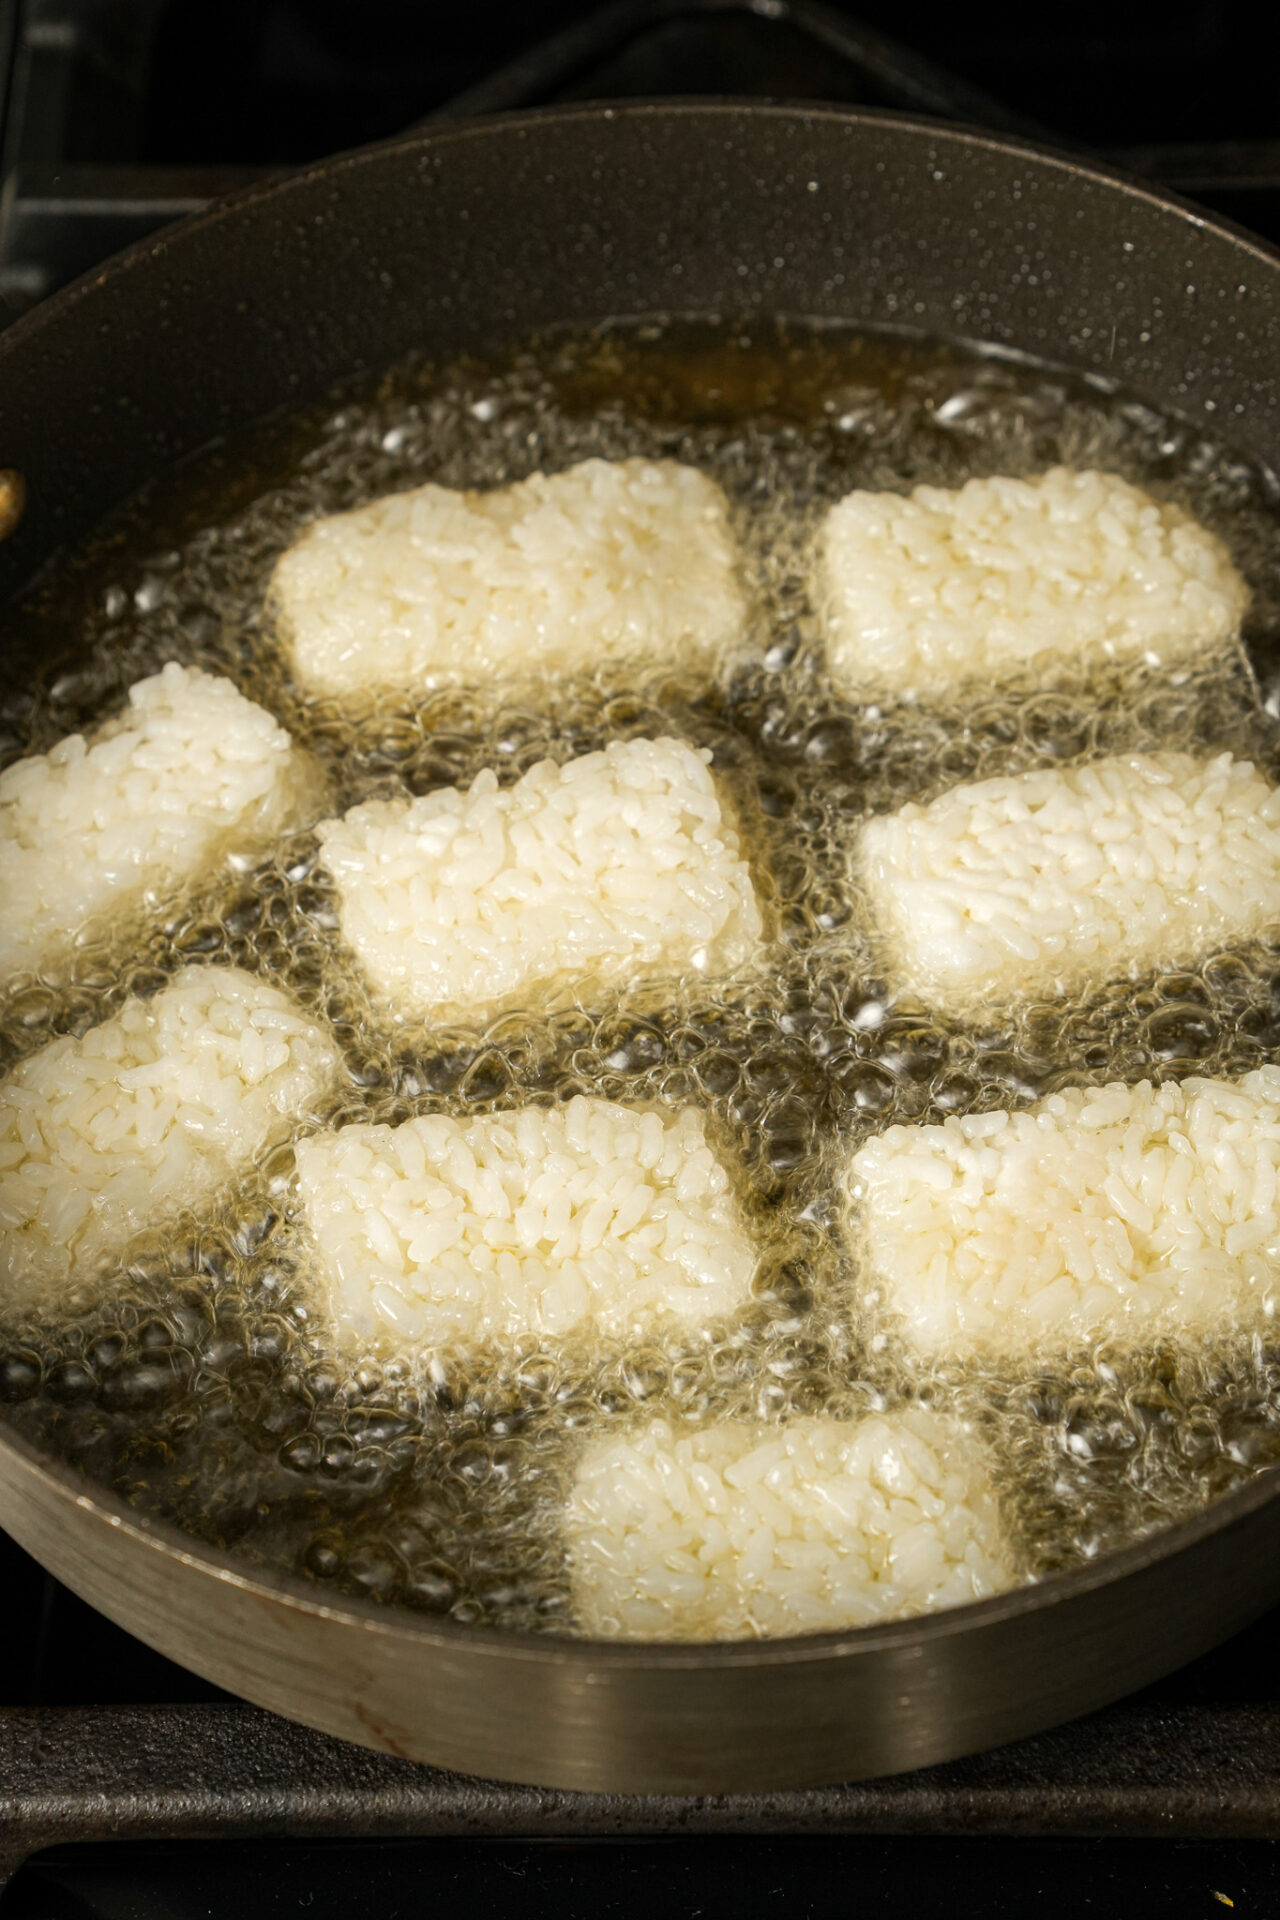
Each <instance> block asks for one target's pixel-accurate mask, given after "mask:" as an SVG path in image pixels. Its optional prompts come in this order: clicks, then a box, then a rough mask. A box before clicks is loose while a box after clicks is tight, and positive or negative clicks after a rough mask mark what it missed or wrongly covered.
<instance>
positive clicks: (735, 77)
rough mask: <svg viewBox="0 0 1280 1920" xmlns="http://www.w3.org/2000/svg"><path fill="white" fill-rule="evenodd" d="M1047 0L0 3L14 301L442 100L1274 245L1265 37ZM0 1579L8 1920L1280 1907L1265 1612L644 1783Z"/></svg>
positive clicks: (1227, 23) (1182, 14)
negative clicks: (1089, 1670)
mask: <svg viewBox="0 0 1280 1920" xmlns="http://www.w3.org/2000/svg"><path fill="white" fill-rule="evenodd" d="M1143 12H1145V10H1143ZM1039 14H1040V16H1041V17H1037V15H1036V12H1035V10H1029V9H1027V8H1026V6H1025V0H1023V4H1020V5H1019V6H1017V7H1014V6H998V5H992V6H987V7H983V8H980V9H976V10H974V9H968V10H965V9H952V10H949V13H948V15H947V17H946V18H942V17H940V18H939V20H938V21H937V22H936V23H935V22H933V21H932V20H927V21H925V22H919V23H917V22H915V21H914V20H912V19H911V17H910V15H909V14H907V13H906V12H905V10H904V9H902V8H901V7H900V6H899V7H895V6H891V5H888V4H879V3H877V0H867V4H863V5H859V6H857V8H856V11H855V9H854V8H853V7H852V6H847V7H845V6H841V7H828V6H822V5H818V4H810V3H809V0H792V3H791V4H788V0H754V4H744V0H614V3H613V4H611V5H607V6H606V7H605V8H604V9H603V11H599V10H595V9H590V8H587V7H584V6H583V5H582V4H580V3H578V4H575V0H471V4H469V5H468V6H467V7H466V8H444V9H440V8H432V7H422V6H420V5H410V4H407V0H404V3H397V0H360V3H359V4H358V5H355V6H351V5H348V4H344V0H220V4H219V5H217V6H209V5H208V4H207V3H206V0H0V85H2V86H3V89H4V91H3V94H2V95H0V99H2V100H3V112H4V118H3V124H2V126H0V171H2V175H3V189H2V193H0V324H4V323H5V322H6V321H7V320H9V319H12V318H13V317H15V316H16V315H17V314H18V313H19V312H21V311H23V310H25V308H26V307H27V306H29V305H30V304H31V303H32V302H33V301H34V300H37V299H39V298H42V297H44V296H45V295H46V294H48V293H50V292H52V291H54V290H55V289H56V288H57V287H58V286H60V285H62V284H64V283H65V281H66V280H68V279H69V278H71V277H73V276H74V275H75V274H76V273H79V272H82V271H85V270H87V269H89V268H90V267H92V266H94V265H95V264H97V262H99V261H100V260H102V259H103V258H105V257H107V256H108V255H109V254H110V253H112V252H114V251H116V250H117V249H118V248H119V247H120V246H122V245H125V244H127V243H128V242H129V241H132V240H134V239H139V238H142V237H144V236H145V235H146V233H148V232H150V231H152V230H153V229H154V228H155V227H156V226H158V225H160V224H162V223H163V222H164V221H166V220H168V219H171V218H175V217H178V216H180V215H182V214H184V213H188V212H191V211H194V210H196V209H198V208H199V207H200V206H203V205H204V204H206V203H207V202H208V200H209V199H211V198H212V197H214V196H215V195H217V194H219V193H221V192H225V191H227V190H228V189H229V188H232V187H234V186H236V185H238V184H240V183H241V182H244V181H247V180H250V179H252V178H255V177H258V176H259V175H261V174H263V173H266V172H275V171H279V170H281V169H285V168H288V167H290V166H296V165H299V164H301V163H303V162H305V161H307V160H310V159H313V158H316V157H318V156H321V155H323V154H325V153H328V152H332V151H336V150H338V149H341V148H343V147H348V146H351V145H355V144H357V143H359V142H362V141H365V140H371V139H379V138H384V137H389V136H391V135H393V134H395V133H397V132H399V131H401V130H403V129H404V128H406V127H408V126H411V125H416V124H419V123H425V122H426V121H428V120H430V119H432V118H434V117H439V116H444V115H451V114H452V115H458V114H464V113H481V112H491V111H495V110H500V109H505V108H511V107H518V106H526V105H539V104H546V103H549V102H553V101H561V100H581V99H595V98H606V97H607V98H626V97H639V96H647V95H660V94H667V95H670V94H680V95H689V94H697V93H709V92H714V93H722V94H736V95H761V96H769V97H774V98H783V99H825V100H837V101H843V102H848V103H857V104H864V105H872V106H892V107H899V108H906V109H909V110H911V111H914V112H923V113H934V114H940V115H944V116H947V117H951V118H958V119H963V120H967V121H970V122H975V123H979V124H983V125H987V126H990V127H993V128H997V129H1000V130H1002V131H1005V132H1010V133H1018V134H1023V135H1025V136H1027V137H1030V138H1038V139H1041V140H1045V141H1048V142H1049V143H1050V144H1052V145H1055V146H1058V147H1065V148H1071V149H1074V150H1077V151H1079V152H1081V153H1091V154H1095V155H1101V156H1102V157H1104V158H1106V159H1108V160H1110V161H1112V162H1114V163H1116V164H1119V165H1122V166H1125V167H1128V168H1129V169H1131V170H1133V171H1138V172H1142V173H1144V174H1145V175H1146V176H1147V177H1149V178H1151V179H1153V180H1154V181H1156V182H1158V183H1160V184H1161V185H1164V186H1169V187H1172V188H1174V189H1175V190H1178V191H1181V192H1183V193H1184V194H1188V195H1191V196H1193V197H1195V198H1196V199H1197V200H1199V201H1200V202H1202V203H1203V204H1205V205H1208V206H1210V207H1212V208H1213V209H1215V210H1216V211H1218V212H1220V213H1225V214H1227V215H1228V216H1229V217H1231V218H1233V219H1235V220H1237V221H1239V222H1240V223H1242V224H1244V225H1247V226H1250V227H1252V228H1253V229H1254V230H1255V231H1258V232H1260V233H1262V234H1264V235H1266V236H1267V237H1269V238H1271V239H1273V240H1276V241H1280V96H1278V95H1277V92H1276V86H1275V73H1276V70H1277V67H1276V60H1275V50H1274V49H1273V48H1272V47H1271V46H1270V45H1269V44H1268V42H1267V40H1265V39H1264V34H1265V35H1267V36H1268V37H1269V38H1274V37H1275V34H1276V29H1275V27H1274V26H1271V25H1267V26H1265V27H1260V26H1259V25H1257V24H1255V22H1254V19H1253V14H1252V11H1246V10H1245V9H1244V8H1243V7H1235V6H1227V5H1212V4H1204V3H1203V0H1189V3H1188V4H1178V3H1177V0H1167V4H1166V5H1165V6H1164V7H1162V8H1161V9H1160V11H1159V14H1158V16H1155V17H1153V18H1152V19H1150V20H1147V19H1144V18H1143V17H1142V13H1140V12H1138V11H1137V10H1135V12H1134V14H1133V15H1130V14H1129V13H1126V12H1125V11H1124V10H1122V9H1118V8H1116V7H1115V6H1114V5H1109V6H1101V5H1092V4H1088V3H1087V0H1076V4H1075V5H1073V6H1072V7H1071V8H1070V9H1067V10H1064V9H1055V10H1050V9H1041V10H1039ZM899 35H902V36H903V39H902V40H900V39H899V38H898V36H899ZM904 41H906V42H909V44H904ZM0 1593H3V1595H4V1596H5V1601H6V1619H7V1624H8V1633H7V1637H6V1642H5V1644H6V1647H7V1651H8V1661H7V1664H6V1666H5V1669H4V1676H3V1679H2V1680H0V1875H2V1874H3V1872H5V1871H12V1870H13V1869H15V1868H17V1869H18V1870H17V1872H16V1873H15V1875H14V1878H13V1879H12V1881H11V1882H10V1884H9V1886H8V1888H7V1890H6V1891H5V1892H4V1893H3V1894H2V1895H0V1920H13V1916H17V1915H40V1916H42V1917H48V1916H61V1915H66V1916H71V1915H76V1916H82V1917H83V1916H90V1915H101V1916H104V1917H106V1916H121V1917H122V1920H123V1916H129V1917H130V1920H134V1917H135V1916H136V1920H142V1916H150V1915H165V1916H169V1915H173V1916H185V1915H187V1914H191V1915H194V1914H196V1913H199V1914H202V1915H204V1914H214V1915H223V1914H232V1913H235V1914H241V1913H249V1914H253V1915H257V1914H263V1915H272V1914H277V1913H279V1914H286V1913H294V1912H295V1911H301V1910H305V1911H306V1912H307V1914H308V1915H309V1916H310V1920H323V1917H324V1916H326V1915H329V1914H334V1915H337V1914H342V1915H344V1916H348V1915H351V1914H353V1913H354V1914H358V1913H361V1912H366V1911H367V1912H382V1911H385V1912H386V1913H388V1914H391V1913H393V1912H396V1911H405V1912H418V1911H420V1910H421V1908H422V1906H423V1905H424V1904H425V1902H426V1901H427V1900H428V1899H429V1900H430V1901H431V1902H432V1903H433V1904H435V1903H437V1902H445V1903H453V1902H462V1903H465V1904H466V1906H468V1907H469V1908H470V1909H471V1910H473V1911H475V1912H476V1913H478V1914H484V1913H489V1912H492V1913H498V1912H502V1913H504V1914H508V1913H512V1912H516V1913H519V1914H521V1915H526V1914H527V1915H530V1916H537V1915H541V1914H543V1913H546V1914H552V1913H554V1914H556V1915H557V1916H558V1920H574V1916H577V1915H578V1914H583V1915H586V1914H588V1913H589V1914H591V1915H592V1916H593V1920H594V1916H597V1915H600V1914H615V1913H616V1914H627V1913H631V1912H635V1913H640V1912H642V1911H644V1912H652V1911H654V1910H657V1911H658V1912H659V1913H661V1914H664V1915H665V1914H668V1913H672V1914H674V1913H679V1914H681V1915H684V1914H687V1915H689V1916H694V1915H705V1916H707V1920H716V1917H718V1916H721V1915H728V1914H731V1913H732V1914H733V1915H734V1916H735V1917H737V1916H743V1915H750V1914H752V1913H753V1912H756V1911H759V1910H762V1909H763V1908H764V1907H765V1905H766V1904H767V1905H768V1907H769V1909H770V1911H771V1913H776V1914H778V1915H780V1916H782V1917H783V1920H788V1917H789V1916H791V1915H793V1914H795V1915H799V1914H814V1915H825V1914H826V1913H828V1912H834V1911H836V1910H837V1904H838V1907H839V1910H841V1911H843V1910H844V1909H845V1908H846V1907H848V1906H850V1905H853V1906H854V1907H855V1909H856V1911H857V1913H858V1914H859V1915H860V1916H861V1915H881V1914H884V1915H886V1916H887V1915H894V1916H900V1915H911V1916H913V1917H915V1920H931V1917H932V1916H934V1915H939V1916H940V1915H943V1914H946V1915H947V1916H948V1920H964V1916H966V1915H970V1914H972V1915H978V1914H982V1915H984V1916H985V1915H1004V1914H1008V1915H1018V1916H1022V1915H1030V1914H1034V1915H1036V1916H1037V1920H1055V1916H1058V1915H1067V1914H1070V1915H1071V1916H1072V1920H1076V1916H1078V1915H1079V1914H1080V1913H1081V1912H1098V1913H1099V1914H1106V1915H1111V1914H1120V1913H1124V1914H1126V1915H1139V1916H1141V1915H1143V1914H1145V1913H1156V1912H1159V1913H1161V1914H1169V1915H1181V1914H1184V1913H1185V1914H1188V1915H1190V1914H1205V1915H1207V1914H1213V1913H1220V1912H1222V1911H1223V1910H1224V1909H1225V1910H1228V1911H1229V1910H1231V1908H1232V1906H1233V1904H1234V1909H1235V1911H1236V1912H1238V1913H1240V1914H1242V1915H1263V1914H1270V1913H1276V1912H1280V1855H1278V1854H1277V1852H1276V1850H1275V1848H1274V1844H1273V1843H1274V1840H1275V1839H1276V1838H1277V1837H1280V1611H1277V1612H1276V1613H1274V1614H1272V1615H1270V1616H1268V1618H1267V1619H1265V1620H1263V1621H1262V1622H1261V1623H1260V1624H1259V1625H1257V1626H1255V1627H1254V1628H1252V1629H1250V1630H1249V1631H1248V1632H1246V1633H1244V1634H1242V1635H1239V1636H1238V1637H1237V1638H1236V1639H1235V1640H1234V1641H1232V1642H1230V1643H1229V1644H1228V1645H1227V1646H1225V1647H1224V1648H1222V1649H1220V1650H1219V1651H1217V1652H1216V1653H1213V1654H1210V1655H1209V1656H1207V1657H1206V1658H1204V1659H1202V1660H1200V1661H1198V1662H1197V1663H1195V1664H1194V1665H1193V1666H1190V1667H1188V1668H1186V1669H1185V1670H1184V1671H1182V1672H1181V1673H1179V1674H1177V1675H1174V1676H1173V1677H1171V1678H1170V1679H1168V1680H1166V1681H1164V1682H1162V1683H1161V1684H1159V1685H1158V1686H1155V1687H1152V1688H1149V1689H1148V1690H1147V1691H1146V1692H1144V1693H1142V1694H1140V1695H1137V1696H1135V1697H1134V1698H1133V1699H1131V1700H1129V1701H1127V1702H1123V1703H1121V1704H1120V1705H1118V1706H1115V1707H1113V1708H1110V1709H1108V1710H1107V1711H1105V1712H1103V1713H1100V1714H1096V1715H1093V1716H1092V1717H1090V1718H1089V1719H1087V1720H1085V1721H1081V1722H1078V1723H1076V1724H1074V1725H1073V1726H1071V1727H1068V1728H1065V1729H1061V1730H1059V1731H1057V1732H1054V1733H1050V1734H1046V1735H1042V1736H1039V1737H1038V1738H1036V1739H1033V1740H1028V1741H1023V1742H1021V1743H1019V1744H1018V1745H1016V1746H1013V1747H1009V1748H1005V1749H1001V1750H999V1751H997V1752H995V1753H992V1754H987V1755H981V1756H976V1757H974V1758H972V1759H969V1760H966V1761H961V1762H957V1763H955V1764H953V1765H950V1766H946V1767H938V1768H931V1769H929V1770H927V1771H925V1772H923V1773H917V1774H913V1775H908V1776H904V1777H901V1778H898V1779H891V1780H885V1781H880V1782H872V1783H869V1784H864V1785H858V1786H850V1787H841V1788H828V1789H820V1790H811V1791H806V1792H795V1793H781V1794H774V1795H768V1796H741V1797H734V1798H716V1797H710V1798H699V1799H690V1800H669V1799H661V1798H648V1799H645V1798H639V1799H626V1798H618V1797H607V1796H600V1795H583V1794H577V1795H575V1794H568V1793H555V1792H540V1791H536V1790H532V1789H524V1788H512V1787H504V1786H500V1785H496V1784H493V1783H486V1782H481V1781H472V1780H466V1779H463V1778H461V1777H460V1776H456V1775H448V1774H443V1773H440V1772H437V1771H435V1770H433V1769H430V1768H426V1767H416V1766H413V1765H410V1764H409V1763H406V1762H402V1761H399V1760H395V1759H392V1758H389V1757H385V1756H380V1755H373V1754H369V1753H365V1752H364V1751H363V1750H361V1749H357V1748H354V1747H350V1746H346V1745H344V1744H343V1743H342V1742H340V1741H336V1740H332V1739H329V1738H327V1737H326V1736H323V1735H320V1734H316V1733H312V1732H310V1731H308V1730H306V1729H304V1728H300V1727H294V1726H292V1725H290V1724H288V1723H287V1722H285V1721H282V1720H279V1719H276V1718H274V1717H273V1716H271V1715H269V1714H266V1713H262V1712H259V1711H258V1710H256V1709H254V1708H250V1707H247V1706H245V1705H243V1704H242V1703H240V1702H238V1701H235V1700H233V1699H231V1698H230V1697H229V1696H227V1695H225V1694H222V1693H220V1692H218V1691H217V1689H215V1688H213V1687H211V1686H209V1685H207V1684H206V1683H204V1682H202V1681H200V1680H198V1679H196V1678H194V1677H193V1676H192V1675H190V1674H187V1673H185V1672H183V1671H182V1670H180V1669H179V1668H177V1667H174V1666H172V1665H171V1664H170V1663H169V1662H167V1661H165V1660H163V1659H161V1658H160V1657H159V1656H158V1655H156V1654H153V1653H152V1652H150V1650H149V1649H147V1648H146V1647H143V1646H142V1645H141V1644H140V1643H139V1642H137V1641H135V1640H133V1639H131V1638H130V1636H129V1635H127V1634H126V1633H124V1632H122V1631H121V1630H119V1629H118V1628H116V1627H114V1626H112V1625H111V1624H110V1623H109V1622H107V1621H106V1620H104V1619H103V1618H102V1617H101V1616H99V1615H97V1614H95V1613H93V1612H92V1611H91V1610H90V1609H89V1608H87V1607H86V1606H84V1605H83V1604H82V1603H81V1602H80V1601H78V1600H77V1599H75V1597H74V1596H73V1595H71V1594H70V1593H68V1592H67V1591H66V1590H65V1589H64V1588H62V1587H60V1586H59V1585H58V1584H57V1583H56V1582H55V1581H53V1580H52V1579H51V1578H50V1577H49V1576H47V1575H46V1574H44V1573H43V1572H42V1570H41V1569H40V1568H38V1567H37V1566H36V1565H35V1564H34V1563H33V1562H32V1561H30V1560H29V1559H28V1558H27V1556H26V1555H25V1554H23V1553H21V1552H20V1551H19V1549H18V1548H17V1547H16V1546H14V1545H13V1544H12V1543H10V1542H8V1541H5V1540H4V1539H3V1537H2V1536H0ZM232 1842H234V1844H229V1843H232ZM31 1855H36V1857H35V1858H31V1859H29V1858H28V1856H31ZM24 1860H26V1861H27V1864H26V1865H20V1864H19V1863H20V1862H22V1861H24Z"/></svg>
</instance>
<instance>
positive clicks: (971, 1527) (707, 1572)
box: [564, 1407, 1016, 1640]
mask: <svg viewBox="0 0 1280 1920" xmlns="http://www.w3.org/2000/svg"><path fill="white" fill-rule="evenodd" d="M564 1531H565V1538H566V1543H567V1547H568V1560H569V1572H570V1581H571V1586H572V1592H573V1599H574V1607H575V1612H576V1617H577V1624H578V1625H579V1627H581V1629H582V1630H583V1631H584V1632H585V1633H587V1634H589V1635H591V1636H592V1637H593V1638H596V1639H612V1638H617V1637H621V1638H625V1639H630V1640H739V1639H749V1638H753V1637H755V1636H758V1635H769V1636H772V1635H780V1634H805V1633H829V1632H832V1631H834V1630H835V1629H837V1628H841V1627H860V1626H865V1625H867V1624H869V1623H870V1622H872V1621H878V1620H892V1619H896V1618H898V1617H900V1616H902V1615H904V1614H913V1613H924V1612H929V1611H932V1610H934V1609H936V1608H940V1607H954V1606H959V1605H962V1604H963V1603H964V1602H965V1601H967V1600H978V1599H982V1598H983V1597H985V1596H986V1595H987V1594H991V1593H997V1592H999V1591H1000V1590H1001V1589H1002V1588H1004V1587H1008V1586H1012V1585H1013V1584H1014V1580H1015V1577H1016V1576H1015V1574H1014V1572H1013V1566H1012V1558H1011V1555H1010V1552H1009V1549H1008V1546H1007V1544H1006V1542H1005V1539H1004V1536H1003V1533H1002V1529H1001V1523H1000V1517H999V1513H998V1510H997V1505H996V1500H995V1496H994V1494H993V1492H992V1489H991V1482H990V1477H989V1473H988V1468H987V1463H986V1460H985V1457H984V1455H983V1452H982V1450H981V1448H980V1446H979V1445H978V1443H977V1442H976V1441H975V1440H974V1439H973V1438H972V1437H971V1436H970V1435H969V1434H968V1433H966V1431H965V1430H964V1428H963V1427H962V1426H961V1425H960V1424H959V1422H957V1421H955V1420H952V1419H948V1418H946V1417H945V1416H943V1415H941V1414H937V1413H933V1412H930V1411H927V1410H925V1409H923V1408H918V1407H908V1408H904V1409H903V1410H901V1411H899V1412H897V1413H891V1414H873V1415H871V1416H869V1417H868V1418H867V1419H864V1420H859V1421H841V1420H831V1419H821V1418H810V1419H798V1420H791V1421H788V1422H787V1423H785V1424H784V1425H781V1426H754V1425H750V1424H748V1423H745V1422H737V1421H724V1422H722V1423H721V1424H719V1425H717V1426H710V1427H704V1428H702V1429H701V1430H700V1431H694V1432H688V1433H684V1434H677V1432H676V1431H674V1430H673V1429H672V1427H671V1426H670V1425H669V1424H668V1423H667V1422H666V1421H665V1420H655V1421H653V1422H652V1423H651V1424H650V1425H648V1426H646V1427H643V1428H641V1429H640V1430H639V1431H638V1432H634V1433H631V1434H629V1435H626V1436H624V1437H622V1438H610V1439H601V1440H597V1441H595V1442H594V1443H592V1444H590V1445H588V1446H587V1448H586V1450H585V1451H584V1453H583V1455H582V1458H581V1461H580V1463H579V1466H578V1470H577V1475H576V1478H575V1480H574V1484H573V1489H572V1492H571V1494H570V1497H569V1501H568V1505H567V1509H566V1514H565V1521H564Z"/></svg>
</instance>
